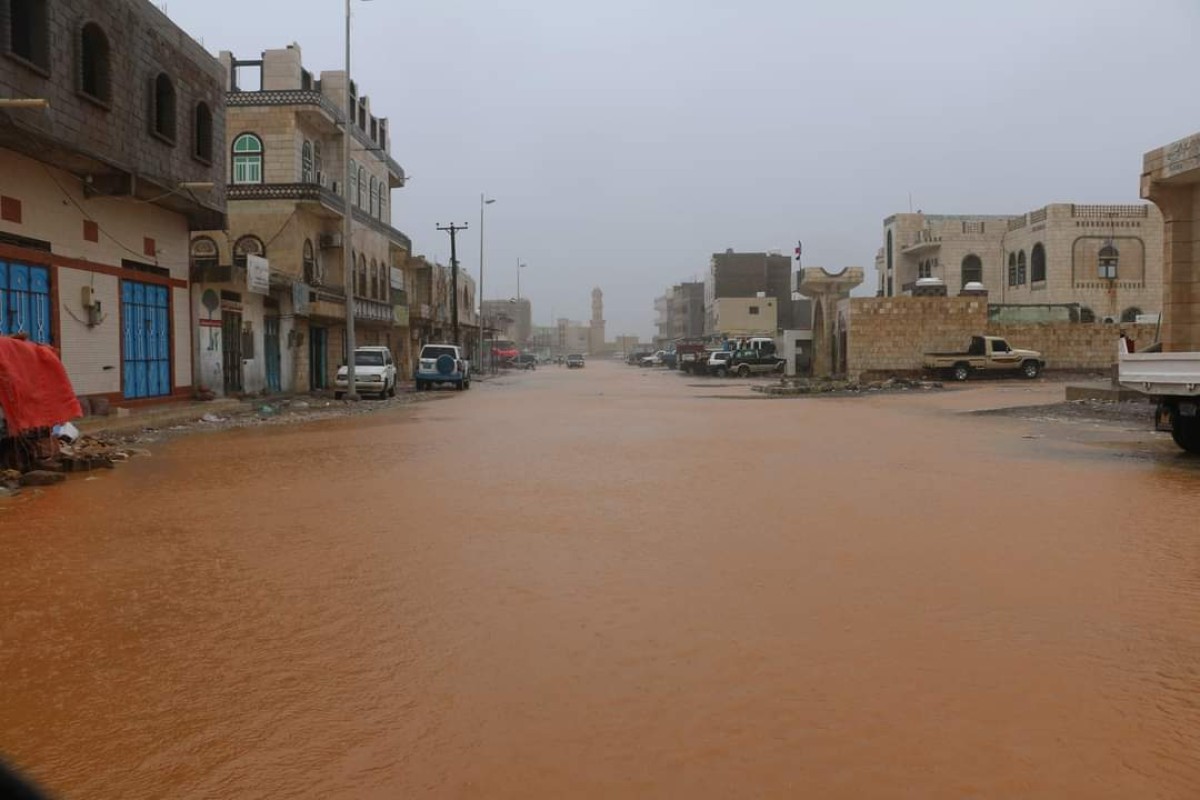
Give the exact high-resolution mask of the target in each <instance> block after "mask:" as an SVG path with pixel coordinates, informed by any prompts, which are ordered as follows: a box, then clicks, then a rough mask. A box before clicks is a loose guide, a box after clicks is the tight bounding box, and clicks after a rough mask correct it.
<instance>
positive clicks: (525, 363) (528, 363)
mask: <svg viewBox="0 0 1200 800" xmlns="http://www.w3.org/2000/svg"><path fill="white" fill-rule="evenodd" d="M512 365H513V367H515V368H516V369H537V356H535V355H534V354H533V353H522V354H521V355H519V356H517V357H516V358H514V359H513V361H512Z"/></svg>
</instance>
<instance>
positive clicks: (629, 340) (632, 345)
mask: <svg viewBox="0 0 1200 800" xmlns="http://www.w3.org/2000/svg"><path fill="white" fill-rule="evenodd" d="M639 349H640V343H639V341H638V337H637V336H629V335H625V336H618V337H617V338H616V339H615V340H614V341H613V350H614V352H617V353H621V354H624V355H628V354H629V353H635V352H637V351H638V350H639Z"/></svg>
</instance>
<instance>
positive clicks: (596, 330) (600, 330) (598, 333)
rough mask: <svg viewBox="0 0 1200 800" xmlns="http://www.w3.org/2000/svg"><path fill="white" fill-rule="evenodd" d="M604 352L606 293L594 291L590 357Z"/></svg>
mask: <svg viewBox="0 0 1200 800" xmlns="http://www.w3.org/2000/svg"><path fill="white" fill-rule="evenodd" d="M603 352H604V292H602V291H600V287H599V286H597V287H596V288H595V289H592V322H591V325H590V327H589V328H588V355H593V356H597V355H600V354H601V353H603Z"/></svg>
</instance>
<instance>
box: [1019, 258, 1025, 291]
mask: <svg viewBox="0 0 1200 800" xmlns="http://www.w3.org/2000/svg"><path fill="white" fill-rule="evenodd" d="M1024 285H1025V251H1024V250H1022V251H1021V252H1019V253H1017V286H1024Z"/></svg>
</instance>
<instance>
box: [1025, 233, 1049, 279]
mask: <svg viewBox="0 0 1200 800" xmlns="http://www.w3.org/2000/svg"><path fill="white" fill-rule="evenodd" d="M1045 280H1046V248H1044V247H1042V243H1041V242H1038V243H1037V244H1035V245H1034V246H1033V250H1031V251H1029V282H1030V283H1043V282H1045Z"/></svg>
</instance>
